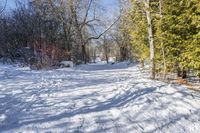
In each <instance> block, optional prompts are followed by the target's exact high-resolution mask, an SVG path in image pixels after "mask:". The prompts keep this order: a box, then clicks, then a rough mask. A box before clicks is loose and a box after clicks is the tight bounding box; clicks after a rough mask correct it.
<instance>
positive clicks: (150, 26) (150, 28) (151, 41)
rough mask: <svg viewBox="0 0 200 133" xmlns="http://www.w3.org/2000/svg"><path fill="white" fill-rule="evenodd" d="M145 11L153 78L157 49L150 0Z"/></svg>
mask: <svg viewBox="0 0 200 133" xmlns="http://www.w3.org/2000/svg"><path fill="white" fill-rule="evenodd" d="M145 12H146V17H147V23H148V38H149V46H150V66H151V78H152V79H155V57H154V55H155V51H154V49H155V48H154V37H153V24H152V18H151V12H150V0H145Z"/></svg>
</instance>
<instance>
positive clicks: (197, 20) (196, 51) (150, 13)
mask: <svg viewBox="0 0 200 133" xmlns="http://www.w3.org/2000/svg"><path fill="white" fill-rule="evenodd" d="M130 2H131V6H130V7H129V8H128V9H127V10H125V12H124V14H123V18H122V20H123V21H122V24H121V25H122V26H121V27H122V30H123V31H124V32H126V33H127V34H128V35H129V36H130V41H131V46H132V50H133V51H132V53H133V56H134V58H137V59H138V60H139V61H140V62H141V63H142V64H143V63H144V62H148V63H149V64H150V68H151V77H152V78H153V79H154V78H155V77H156V75H162V77H163V78H166V76H167V74H168V73H177V76H178V77H182V78H186V77H187V76H188V74H191V73H193V76H195V75H196V76H199V78H200V1H199V0H131V1H130Z"/></svg>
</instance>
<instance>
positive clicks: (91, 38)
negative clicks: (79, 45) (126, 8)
mask: <svg viewBox="0 0 200 133" xmlns="http://www.w3.org/2000/svg"><path fill="white" fill-rule="evenodd" d="M119 19H120V16H119V17H118V18H117V19H116V20H115V21H114V22H113V23H112V24H111V25H110V26H109V27H108V28H107V29H106V30H105V31H103V32H102V33H101V34H99V35H98V36H92V37H89V38H88V39H87V40H86V41H85V42H84V45H85V44H87V43H88V42H89V41H90V40H96V39H99V38H100V37H101V36H102V35H104V34H105V33H106V32H108V31H109V30H110V29H111V28H112V27H113V26H114V25H115V24H116V23H117V22H118V21H119Z"/></svg>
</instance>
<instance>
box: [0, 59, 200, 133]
mask: <svg viewBox="0 0 200 133" xmlns="http://www.w3.org/2000/svg"><path fill="white" fill-rule="evenodd" d="M0 132H1V133H4V132H5V133H15V132H17V133H18V132H22V133H27V132H28V133H37V132H45V133H47V132H51V133H54V132H55V133H60V132H61V133H64V132H67V133H100V132H106V133H117V132H119V133H121V132H122V133H132V132H134V133H141V132H158V133H159V132H174V133H180V132H181V133H182V132H186V133H198V132H200V94H198V93H197V92H194V91H191V90H188V89H186V88H185V87H184V86H178V85H173V84H166V83H163V82H160V81H152V80H150V79H148V76H147V75H146V74H145V73H142V72H141V70H140V68H139V67H138V66H137V65H130V66H128V65H127V63H126V62H124V63H117V64H114V65H110V64H108V65H106V64H102V63H99V64H92V65H80V66H78V67H77V68H61V69H57V70H48V71H45V70H42V71H33V70H30V69H29V68H19V67H13V66H9V65H0Z"/></svg>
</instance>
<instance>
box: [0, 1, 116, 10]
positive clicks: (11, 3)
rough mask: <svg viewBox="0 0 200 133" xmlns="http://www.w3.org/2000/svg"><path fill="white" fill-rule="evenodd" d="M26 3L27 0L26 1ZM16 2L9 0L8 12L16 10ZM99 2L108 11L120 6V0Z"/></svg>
mask: <svg viewBox="0 0 200 133" xmlns="http://www.w3.org/2000/svg"><path fill="white" fill-rule="evenodd" d="M0 1H3V2H2V3H3V4H4V3H5V1H6V0H0ZM24 1H26V0H24ZM15 2H16V0H7V6H6V10H7V11H10V10H12V9H14V8H15V7H16V6H15ZM99 2H102V3H103V5H104V6H105V8H106V10H115V9H116V8H117V5H118V0H99Z"/></svg>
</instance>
